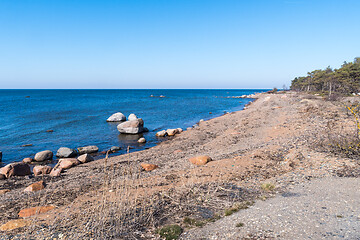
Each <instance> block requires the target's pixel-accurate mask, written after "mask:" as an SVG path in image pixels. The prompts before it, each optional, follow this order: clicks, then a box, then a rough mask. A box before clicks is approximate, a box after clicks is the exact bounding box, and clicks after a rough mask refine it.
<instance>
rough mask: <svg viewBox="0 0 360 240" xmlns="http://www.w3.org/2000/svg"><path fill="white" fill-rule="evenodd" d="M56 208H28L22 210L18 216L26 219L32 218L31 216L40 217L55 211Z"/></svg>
mask: <svg viewBox="0 0 360 240" xmlns="http://www.w3.org/2000/svg"><path fill="white" fill-rule="evenodd" d="M54 208H55V207H54V206H51V205H49V206H42V207H32V208H26V209H22V210H21V211H20V212H19V214H18V215H19V217H22V218H26V217H31V216H34V215H38V214H41V213H46V212H48V211H50V210H53V209H54Z"/></svg>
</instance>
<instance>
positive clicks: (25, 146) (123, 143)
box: [0, 94, 253, 167]
mask: <svg viewBox="0 0 360 240" xmlns="http://www.w3.org/2000/svg"><path fill="white" fill-rule="evenodd" d="M252 95H253V94H252ZM246 104H247V103H246V102H245V103H243V104H239V105H238V106H234V107H233V108H232V109H233V110H231V112H233V111H239V110H238V109H239V106H241V105H246ZM241 110H242V109H241ZM210 111H211V110H210ZM224 112H225V111H224ZM210 113H211V112H210ZM210 113H209V116H202V119H206V120H208V119H212V118H214V117H219V116H221V115H222V113H221V112H218V113H216V114H214V113H211V114H214V116H213V115H211V114H210ZM200 119H201V118H199V119H198V121H199V120H200ZM190 122H194V125H193V124H190V125H188V126H187V125H186V124H179V126H177V127H182V128H184V127H185V128H189V127H193V126H195V125H197V123H198V122H195V121H190ZM111 124H112V123H108V125H111ZM115 124H116V123H115ZM117 124H118V123H117ZM117 124H116V125H117ZM112 125H114V124H112ZM145 125H146V122H145ZM167 127H168V128H171V126H167ZM185 128H184V130H185ZM157 129H159V130H161V129H162V128H155V129H153V130H152V132H151V133H150V134H151V135H148V134H147V135H148V137H149V140H150V142H148V143H146V144H137V143H136V141H134V142H129V141H128V140H127V139H128V137H130V138H131V137H133V138H134V137H135V138H136V137H137V136H139V138H140V137H141V136H140V135H142V134H143V133H141V134H139V135H132V136H130V135H126V134H123V138H124V139H119V141H118V144H116V143H113V145H111V144H110V143H109V144H106V141H103V142H99V141H93V142H87V143H85V144H75V145H74V144H64V145H59V144H55V145H53V146H58V147H57V148H54V147H51V146H50V145H49V146H50V147H49V146H45V147H44V146H43V147H41V148H39V145H42V144H39V143H38V142H31V141H29V142H24V143H21V145H16V149H19V152H23V151H24V152H26V153H28V154H25V155H24V154H22V156H21V157H20V158H17V159H15V158H12V159H10V156H12V155H11V153H8V152H9V149H7V148H5V149H7V151H6V150H2V149H0V151H1V150H2V155H3V156H2V160H3V161H1V159H0V167H4V166H5V165H7V164H10V163H15V162H21V160H22V159H24V158H33V157H34V155H35V154H36V153H37V152H40V151H44V150H50V151H52V152H53V155H54V158H53V159H52V160H50V161H48V162H46V163H45V162H39V163H35V164H50V165H51V166H54V165H56V163H57V160H58V158H55V154H56V151H57V150H58V149H59V148H60V147H69V146H70V148H74V149H76V148H78V147H84V146H89V145H97V146H99V152H97V153H95V154H94V155H93V156H94V157H95V158H96V159H101V158H104V157H105V155H106V153H105V152H106V151H107V150H109V149H110V147H112V146H119V147H121V148H122V149H121V150H120V151H119V152H117V153H112V154H113V155H114V156H118V155H121V154H126V152H127V151H126V148H127V147H128V146H130V147H131V148H133V149H136V151H142V150H145V149H147V148H149V147H153V146H156V145H157V144H158V143H160V142H162V141H163V140H162V139H159V138H155V137H154V136H153V135H155V133H156V131H158V130H157ZM46 132H49V133H53V132H54V131H53V130H46ZM116 132H117V133H118V131H116ZM49 136H51V135H49ZM116 138H119V135H117V136H115V139H116ZM135 138H134V139H135ZM102 145H108V146H105V148H104V146H102ZM35 146H36V147H35ZM34 147H35V148H36V149H34ZM29 149H31V150H30V151H31V152H29ZM11 151H14V150H11ZM11 151H10V152H11Z"/></svg>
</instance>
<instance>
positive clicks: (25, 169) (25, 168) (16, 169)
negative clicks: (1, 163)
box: [0, 162, 31, 178]
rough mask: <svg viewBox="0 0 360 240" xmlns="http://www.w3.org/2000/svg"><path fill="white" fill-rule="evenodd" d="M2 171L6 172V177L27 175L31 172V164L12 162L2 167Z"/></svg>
mask: <svg viewBox="0 0 360 240" xmlns="http://www.w3.org/2000/svg"><path fill="white" fill-rule="evenodd" d="M0 173H1V174H4V175H5V177H6V178H10V177H12V176H26V175H30V174H31V170H30V166H29V165H27V164H26V163H23V162H19V163H10V164H8V165H6V166H5V167H3V168H1V169H0Z"/></svg>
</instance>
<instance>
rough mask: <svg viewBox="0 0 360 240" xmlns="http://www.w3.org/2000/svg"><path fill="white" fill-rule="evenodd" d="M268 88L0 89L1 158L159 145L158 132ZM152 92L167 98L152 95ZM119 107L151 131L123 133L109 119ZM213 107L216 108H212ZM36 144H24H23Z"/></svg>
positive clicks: (230, 107) (232, 106)
mask: <svg viewBox="0 0 360 240" xmlns="http://www.w3.org/2000/svg"><path fill="white" fill-rule="evenodd" d="M263 91H266V90H0V151H2V152H3V164H6V163H10V162H15V161H21V160H22V159H23V158H25V157H32V156H34V154H35V153H36V152H38V151H42V150H47V149H48V150H52V151H53V152H54V154H55V152H56V150H57V149H58V148H59V147H62V146H64V147H70V148H76V147H81V146H87V145H97V146H98V147H99V148H100V151H102V150H107V149H109V148H110V147H111V146H120V147H122V148H123V149H124V150H122V151H120V152H119V153H118V154H122V153H124V151H126V150H125V149H126V148H127V146H131V147H132V148H133V149H132V151H136V150H141V149H144V148H147V147H151V146H154V145H156V144H157V143H158V142H159V140H158V139H157V138H156V137H155V132H156V131H159V130H162V129H167V128H178V127H181V128H183V129H186V128H187V127H191V126H193V125H194V124H195V123H197V122H198V121H199V120H200V119H204V120H206V119H210V118H214V117H217V116H220V115H222V114H223V113H224V112H231V111H237V110H241V109H242V108H243V107H244V105H245V104H246V103H248V102H249V101H250V99H239V98H232V97H233V96H241V95H244V94H251V93H254V92H263ZM150 95H154V96H160V95H164V96H166V97H165V98H157V97H150ZM115 112H122V113H124V114H125V115H126V116H128V115H129V114H130V113H135V114H136V115H137V116H138V117H141V118H142V119H143V120H144V122H145V127H147V128H148V129H149V130H150V131H149V132H148V133H144V134H143V135H144V137H145V138H146V139H147V141H148V142H147V143H146V144H145V145H139V144H138V143H137V139H138V138H139V136H133V135H124V134H120V133H119V132H118V131H117V129H116V126H117V124H114V123H107V122H106V119H107V118H108V117H109V116H110V115H111V114H113V113H115ZM209 112H211V113H212V114H209ZM47 130H53V132H47ZM26 144H32V146H28V147H23V146H22V145H26Z"/></svg>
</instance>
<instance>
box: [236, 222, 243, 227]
mask: <svg viewBox="0 0 360 240" xmlns="http://www.w3.org/2000/svg"><path fill="white" fill-rule="evenodd" d="M243 226H244V223H237V224H236V227H243Z"/></svg>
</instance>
